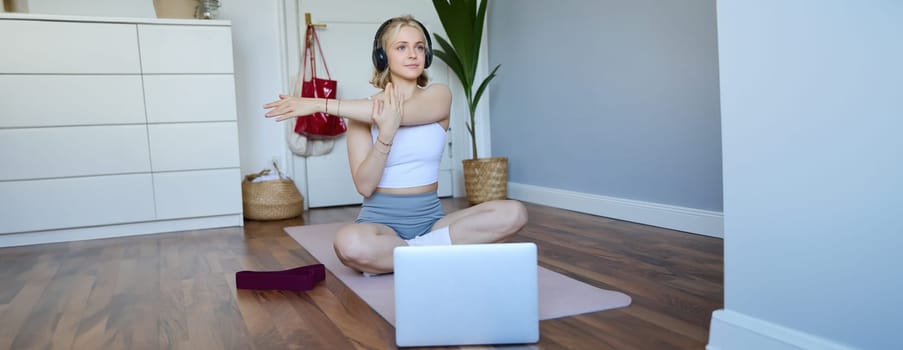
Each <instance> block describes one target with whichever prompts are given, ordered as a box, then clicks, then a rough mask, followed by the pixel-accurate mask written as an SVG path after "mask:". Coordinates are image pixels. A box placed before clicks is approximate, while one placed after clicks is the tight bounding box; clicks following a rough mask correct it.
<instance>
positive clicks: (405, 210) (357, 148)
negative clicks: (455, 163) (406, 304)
mask: <svg viewBox="0 0 903 350" xmlns="http://www.w3.org/2000/svg"><path fill="white" fill-rule="evenodd" d="M431 45H432V42H431V40H430V37H429V33H428V32H427V30H426V28H425V27H424V26H423V25H422V24H421V23H420V22H419V21H417V20H415V19H414V18H413V17H411V16H403V17H396V18H392V19H390V20H388V21H386V22H385V23H383V24H382V25H381V26H380V27H379V29H377V31H376V35H375V37H374V40H373V51H372V60H373V65H374V73H373V77H372V79H371V80H370V83H371V84H373V86H375V87H377V88H379V89H382V91H381V92H379V93H377V94H375V95H373V96H371V97H369V98H367V99H358V100H326V99H314V98H299V97H293V96H285V95H280V96H279V100H278V101H275V102H271V103H268V104H266V105H264V108H267V109H269V111H268V112H267V113H266V116H267V117H268V118H275V119H276V120H278V121H281V120H285V119H288V118H293V117H297V116H302V115H308V114H311V113H314V112H328V113H331V114H336V115H341V116H343V117H345V118H347V119H348V132H347V142H348V162H349V164H350V166H351V175H352V178H353V179H354V185H355V186H356V187H357V191H358V192H359V193H360V194H361V195H362V196H364V201H363V202H364V203H363V206H362V207H361V211H360V214H359V215H358V217H357V219H356V220H355V223H353V224H349V225H347V226H344V227H343V228H342V229H341V230H340V231H339V233H338V235H337V236H336V239H335V242H334V247H335V251H336V255H337V256H338V257H339V259H340V260H341V261H342V262H343V263H344V264H345V265H347V266H349V267H351V268H354V269H357V270H358V271H362V272H364V273H366V274H380V273H388V272H392V271H393V263H392V252H393V249H394V248H395V247H398V246H405V245H447V244H473V243H490V242H501V241H505V240H507V239H509V238H510V237H511V236H512V235H514V234H515V233H516V232H517V231H519V230H520V229H521V227H523V226H524V224H525V223H526V221H527V212H526V209H525V208H524V206H523V205H522V204H521V203H520V202H517V201H513V200H498V201H490V202H485V203H481V204H478V205H476V206H472V207H469V208H466V209H462V210H459V211H456V212H453V213H450V214H448V215H446V214H445V212H444V211H443V209H442V206H441V204H440V202H439V198H438V196H437V194H436V190H437V188H438V180H439V161H440V159H441V158H442V152H443V150H444V148H445V140H446V133H447V130H448V126H449V118H450V109H451V96H452V95H451V91H449V89H448V86H446V85H443V84H432V85H428V81H429V79H428V77H427V72H426V68H428V67H429V66H430V64H431V63H432V47H431Z"/></svg>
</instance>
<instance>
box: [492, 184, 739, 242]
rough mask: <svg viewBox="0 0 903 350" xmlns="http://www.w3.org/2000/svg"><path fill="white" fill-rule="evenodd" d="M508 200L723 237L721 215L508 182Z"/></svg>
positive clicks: (722, 217)
mask: <svg viewBox="0 0 903 350" xmlns="http://www.w3.org/2000/svg"><path fill="white" fill-rule="evenodd" d="M508 197H509V198H511V199H517V200H521V201H525V202H531V203H536V204H542V205H547V206H551V207H556V208H562V209H567V210H573V211H578V212H581V213H587V214H593V215H599V216H604V217H609V218H613V219H618V220H625V221H632V222H636V223H640V224H644V225H651V226H658V227H664V228H668V229H672V230H678V231H685V232H690V233H695V234H700V235H705V236H711V237H718V238H723V237H724V215H723V214H722V213H721V212H715V211H708V210H700V209H693V208H686V207H678V206H673V205H666V204H658V203H651V202H642V201H636V200H631V199H623V198H616V197H607V196H600V195H595V194H588V193H581V192H573V191H567V190H560V189H555V188H548V187H540V186H533V185H525V184H519V183H513V182H512V183H508Z"/></svg>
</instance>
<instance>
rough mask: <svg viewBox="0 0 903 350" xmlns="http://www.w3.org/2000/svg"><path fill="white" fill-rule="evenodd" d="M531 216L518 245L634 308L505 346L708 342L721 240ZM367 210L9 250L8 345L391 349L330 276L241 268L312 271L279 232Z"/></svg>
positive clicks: (543, 327)
mask: <svg viewBox="0 0 903 350" xmlns="http://www.w3.org/2000/svg"><path fill="white" fill-rule="evenodd" d="M443 205H444V206H445V208H446V210H454V209H456V208H462V207H464V206H466V203H465V202H464V201H462V200H461V199H444V200H443ZM527 209H528V212H529V223H528V224H527V226H526V227H525V228H524V230H523V231H521V233H520V235H519V237H518V238H517V241H529V242H535V243H536V244H537V245H538V246H539V260H540V261H539V263H540V265H542V266H544V267H546V268H549V269H551V270H555V271H558V272H560V273H563V274H565V275H568V276H571V277H573V278H576V279H578V280H581V281H584V282H587V283H589V284H592V285H595V286H598V287H600V288H605V289H613V290H618V291H621V292H624V293H627V294H628V295H630V296H631V297H632V298H633V304H631V305H630V306H629V307H627V308H623V309H619V310H611V311H603V312H596V313H591V314H586V315H580V316H573V317H565V318H560V319H555V320H547V321H542V322H541V323H540V331H541V337H540V342H539V343H538V344H534V345H529V346H519V347H504V348H527V349H703V348H704V347H705V344H706V342H707V339H708V327H709V320H710V318H711V313H712V311H713V310H715V309H719V308H721V307H722V305H723V266H724V264H723V259H722V257H723V253H722V240H721V239H716V238H709V237H704V236H698V235H693V234H688V233H682V232H676V231H671V230H665V229H660V228H655V227H650V226H644V225H638V224H633V223H628V222H623V221H617V220H611V219H607V218H602V217H597V216H591V215H585V214H579V213H574V212H569V211H565V210H560V209H555V208H550V207H544V206H538V205H530V204H528V205H527ZM357 211H358V207H338V208H328V209H315V210H310V211H309V212H306V213H305V214H304V216H303V218H299V219H296V220H287V221H278V222H253V221H248V222H246V223H245V227H244V228H227V229H216V230H202V231H192V232H178V233H166V234H157V235H146V236H135V237H127V238H116V239H104V240H92V241H81V242H71V243H58V244H44V245H34V246H26V247H14V248H3V249H0V283H2V287H0V288H2V289H0V325H2V326H0V349H7V348H11V349H31V348H36V349H191V350H202V349H247V348H249V349H392V348H395V346H394V342H395V339H394V337H395V336H394V328H393V327H392V326H391V325H389V324H388V323H387V322H386V321H385V320H383V319H382V318H381V317H380V316H379V315H378V314H377V313H376V312H374V311H373V310H372V309H370V307H369V306H367V304H366V303H364V302H363V301H362V300H361V299H359V298H358V297H357V295H355V294H354V292H352V291H351V290H349V289H348V288H346V287H345V286H344V285H343V284H342V283H341V282H340V281H338V280H337V279H335V278H334V277H333V276H332V275H330V274H327V278H326V281H325V282H324V283H323V284H321V285H320V286H318V287H317V288H315V289H314V290H312V291H309V292H301V293H299V292H281V291H267V292H255V291H247V290H240V291H236V289H235V275H234V274H235V272H236V271H239V270H243V269H256V270H276V269H285V268H290V267H296V266H299V265H306V264H312V263H316V260H314V259H313V257H311V256H310V255H309V254H308V253H307V251H305V250H304V249H303V248H301V247H300V246H299V245H298V244H297V243H296V242H295V241H294V240H292V239H291V238H290V237H289V236H288V235H287V234H285V233H284V232H283V231H282V228H283V227H285V226H296V225H311V224H323V223H333V222H349V221H351V220H353V218H354V217H355V216H356V214H357ZM481 348H492V347H481ZM500 348H501V347H500Z"/></svg>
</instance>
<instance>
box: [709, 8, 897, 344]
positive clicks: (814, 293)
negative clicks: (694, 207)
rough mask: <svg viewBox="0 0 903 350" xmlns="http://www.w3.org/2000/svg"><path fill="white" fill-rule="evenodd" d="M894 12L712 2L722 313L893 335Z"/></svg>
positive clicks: (816, 331) (878, 337) (878, 338)
mask: <svg viewBox="0 0 903 350" xmlns="http://www.w3.org/2000/svg"><path fill="white" fill-rule="evenodd" d="M901 18H903V3H901V2H899V1H896V0H876V1H864V2H861V1H827V2H817V3H816V2H799V1H791V2H788V1H784V0H759V1H755V2H744V1H719V2H718V36H719V48H720V59H721V64H720V65H721V101H722V124H723V134H724V229H725V232H724V288H725V289H724V302H725V309H727V310H730V311H734V312H739V313H742V314H744V315H747V316H751V317H754V318H756V319H759V320H763V321H766V322H769V323H771V324H775V325H779V326H781V327H784V328H788V329H792V330H795V331H799V332H803V333H805V334H808V335H811V336H813V337H817V338H823V339H828V340H830V341H832V342H834V343H836V344H842V345H843V346H850V347H853V348H861V349H899V348H900V347H901V344H903V336H901V334H900V331H901V329H903V302H901V296H903V278H901V271H903V262H901V259H900V247H901V246H903V222H901V219H903V157H901V155H900V154H901V151H903V137H901V130H903V102H901V101H903V88H901V81H903V65H901V62H903V41H901V39H900V38H901V37H903V26H901ZM763 23H767V25H763ZM754 331H757V330H754ZM783 334H787V333H783ZM772 335H774V334H772ZM711 337H712V342H711V343H710V345H712V343H715V344H714V347H713V348H722V349H753V348H754V347H750V346H749V345H744V344H748V343H745V342H743V341H741V340H736V341H733V342H732V341H731V339H721V338H720V337H721V334H718V332H714V333H713V334H712V335H711ZM796 338H798V337H796ZM787 348H788V349H789V348H796V347H791V346H788V347H787ZM803 348H808V347H806V346H803ZM811 348H825V347H822V346H817V347H811Z"/></svg>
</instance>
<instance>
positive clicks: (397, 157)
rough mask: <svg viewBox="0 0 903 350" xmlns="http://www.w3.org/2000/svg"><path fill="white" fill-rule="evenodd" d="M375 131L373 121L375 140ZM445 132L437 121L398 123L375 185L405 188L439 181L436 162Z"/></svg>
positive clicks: (374, 136) (372, 128)
mask: <svg viewBox="0 0 903 350" xmlns="http://www.w3.org/2000/svg"><path fill="white" fill-rule="evenodd" d="M378 133H379V130H378V129H377V128H376V125H373V126H371V127H370V134H371V135H372V136H373V143H374V144H375V143H376V135H377V134H378ZM446 134H447V132H446V131H445V128H443V127H442V125H439V123H430V124H423V125H415V126H402V127H399V128H398V131H397V132H395V138H394V139H393V140H392V148H391V151H390V152H389V158H388V159H387V160H386V168H385V169H384V170H383V176H382V178H381V179H380V180H379V185H378V186H379V187H383V188H404V187H416V186H423V185H429V184H431V183H434V182H436V181H439V162H440V161H441V160H442V151H444V150H445V142H446Z"/></svg>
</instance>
